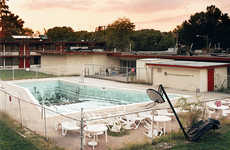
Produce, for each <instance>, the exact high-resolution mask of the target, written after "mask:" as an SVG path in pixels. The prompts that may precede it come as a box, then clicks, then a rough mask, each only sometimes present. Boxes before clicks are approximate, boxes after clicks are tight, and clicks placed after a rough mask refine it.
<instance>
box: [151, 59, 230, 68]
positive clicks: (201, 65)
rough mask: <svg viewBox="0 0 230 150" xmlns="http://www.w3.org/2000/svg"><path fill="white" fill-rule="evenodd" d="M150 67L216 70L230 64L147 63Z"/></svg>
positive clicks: (174, 61)
mask: <svg viewBox="0 0 230 150" xmlns="http://www.w3.org/2000/svg"><path fill="white" fill-rule="evenodd" d="M147 65H150V66H165V67H180V68H197V69H202V68H215V67H225V66H230V63H217V62H197V61H177V60H171V61H162V62H152V63H147Z"/></svg>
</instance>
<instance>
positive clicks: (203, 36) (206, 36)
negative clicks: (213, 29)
mask: <svg viewBox="0 0 230 150" xmlns="http://www.w3.org/2000/svg"><path fill="white" fill-rule="evenodd" d="M196 37H202V38H204V39H205V41H206V49H207V52H209V46H208V35H196Z"/></svg>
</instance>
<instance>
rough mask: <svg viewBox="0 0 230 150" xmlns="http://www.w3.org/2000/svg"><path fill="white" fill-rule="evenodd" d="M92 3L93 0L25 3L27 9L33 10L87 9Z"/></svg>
mask: <svg viewBox="0 0 230 150" xmlns="http://www.w3.org/2000/svg"><path fill="white" fill-rule="evenodd" d="M91 5H93V0H33V1H31V2H27V3H25V4H24V6H25V7H26V8H27V9H32V10H42V9H51V8H64V9H74V10H87V9H88V8H89V7H90V6H91Z"/></svg>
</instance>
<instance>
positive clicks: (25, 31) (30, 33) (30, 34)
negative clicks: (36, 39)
mask: <svg viewBox="0 0 230 150" xmlns="http://www.w3.org/2000/svg"><path fill="white" fill-rule="evenodd" d="M23 34H24V35H28V36H32V35H33V34H34V31H33V30H32V29H30V28H23Z"/></svg>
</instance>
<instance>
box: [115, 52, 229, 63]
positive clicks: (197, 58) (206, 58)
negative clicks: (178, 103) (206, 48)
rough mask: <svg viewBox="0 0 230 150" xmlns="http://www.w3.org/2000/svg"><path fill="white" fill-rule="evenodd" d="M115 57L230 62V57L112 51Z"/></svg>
mask: <svg viewBox="0 0 230 150" xmlns="http://www.w3.org/2000/svg"><path fill="white" fill-rule="evenodd" d="M111 56H114V57H128V58H137V59H141V58H142V59H143V58H164V59H175V60H190V61H191V60H194V61H216V62H230V57H216V56H169V55H158V54H155V55H154V54H149V55H146V54H122V53H111Z"/></svg>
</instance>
